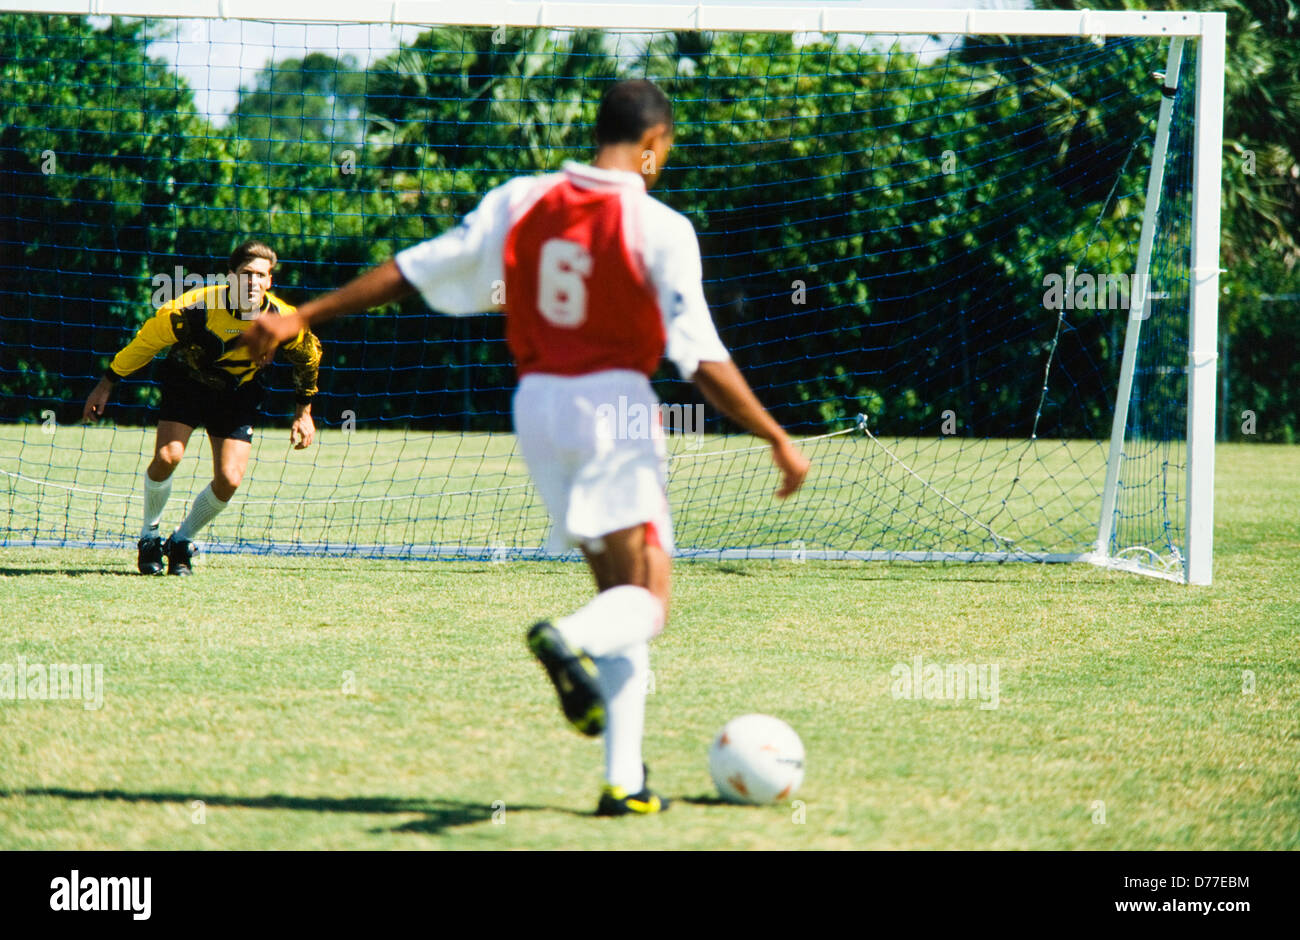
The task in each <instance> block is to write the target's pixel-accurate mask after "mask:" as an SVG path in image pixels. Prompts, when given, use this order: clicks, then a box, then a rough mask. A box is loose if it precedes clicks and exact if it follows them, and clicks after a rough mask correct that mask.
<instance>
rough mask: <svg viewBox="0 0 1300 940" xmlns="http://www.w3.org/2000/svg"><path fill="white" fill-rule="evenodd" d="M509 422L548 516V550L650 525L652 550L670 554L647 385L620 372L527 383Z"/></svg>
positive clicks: (659, 451)
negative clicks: (511, 420) (655, 546)
mask: <svg viewBox="0 0 1300 940" xmlns="http://www.w3.org/2000/svg"><path fill="white" fill-rule="evenodd" d="M514 421H515V434H516V435H517V437H518V440H519V450H520V452H521V453H522V454H523V458H524V461H525V463H527V464H528V472H529V473H530V474H531V475H532V478H533V482H534V483H535V484H536V485H537V489H538V491H539V492H540V493H541V495H542V500H543V502H545V503H546V508H547V510H548V511H549V512H550V515H551V536H550V539H549V540H548V548H549V549H550V550H552V551H562V550H564V549H567V548H570V547H572V546H574V545H585V544H592V543H597V540H599V539H600V538H601V536H604V535H608V534H609V533H610V532H617V531H619V530H620V529H628V528H631V527H633V526H635V525H638V524H640V523H650V529H649V530H648V531H647V538H648V539H649V540H650V542H651V544H654V543H655V542H657V543H658V544H659V545H660V546H661V547H662V548H663V549H664V551H666V552H667V553H668V554H669V555H671V554H672V552H673V532H672V519H671V517H670V515H669V512H668V497H667V495H666V491H667V485H668V462H667V458H666V456H665V448H664V439H663V428H662V426H661V424H660V412H659V399H658V398H656V397H655V394H654V391H653V390H652V389H651V388H650V381H649V379H647V378H646V377H645V376H644V375H642V374H641V373H639V372H631V371H626V370H622V369H611V370H608V371H604V372H594V373H591V374H590V375H578V376H562V375H541V374H536V373H534V374H532V375H526V376H524V377H523V379H522V380H521V381H520V383H519V388H518V389H517V390H516V391H515V398H514Z"/></svg>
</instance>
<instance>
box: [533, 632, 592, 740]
mask: <svg viewBox="0 0 1300 940" xmlns="http://www.w3.org/2000/svg"><path fill="white" fill-rule="evenodd" d="M528 648H529V649H530V650H532V651H533V655H534V656H536V657H537V659H538V660H539V661H540V662H541V664H542V666H543V667H544V668H545V669H546V674H547V675H548V676H550V678H551V682H552V684H553V685H554V686H555V691H557V692H559V693H560V707H561V708H563V709H564V717H565V718H567V719H568V720H569V724H571V725H573V727H574V728H576V729H577V730H578V731H580V732H581V733H583V734H585V735H587V736H588V737H595V736H596V735H598V734H601V733H602V732H604V730H605V702H604V700H603V698H602V697H601V694H600V683H599V682H597V681H596V664H595V663H593V662H592V661H591V657H590V656H588V655H587V654H586V653H585V652H583V651H582V650H575V649H573V648H571V647H570V646H569V644H568V643H566V642H564V637H562V636H561V635H560V631H559V630H557V629H555V627H553V626H551V624H550V623H549V622H547V621H545V620H543V621H542V622H541V623H539V624H535V625H534V626H533V628H532V629H531V630H529V631H528Z"/></svg>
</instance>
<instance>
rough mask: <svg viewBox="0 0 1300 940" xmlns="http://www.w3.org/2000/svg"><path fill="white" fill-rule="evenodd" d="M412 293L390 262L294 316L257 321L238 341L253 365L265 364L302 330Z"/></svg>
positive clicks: (308, 305)
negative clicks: (247, 352) (282, 345)
mask: <svg viewBox="0 0 1300 940" xmlns="http://www.w3.org/2000/svg"><path fill="white" fill-rule="evenodd" d="M413 293H415V288H413V287H412V286H411V285H410V284H409V283H407V280H406V278H404V277H402V272H401V271H399V270H398V268H397V263H396V262H395V261H393V260H392V259H389V260H388V261H386V262H384V263H383V264H381V265H380V266H379V267H377V268H373V269H371V270H369V271H367V272H366V273H365V274H362V275H361V276H360V277H357V278H355V279H353V280H352V281H350V282H348V283H347V284H345V285H343V286H342V287H340V288H339V289H338V290H336V291H331V292H330V293H328V294H325V295H323V296H321V297H317V298H316V299H315V300H310V301H308V302H307V303H305V304H303V305H302V306H301V307H299V308H298V311H297V312H296V313H293V314H290V315H288V316H284V317H261V318H259V319H258V320H257V321H256V322H255V323H253V325H252V326H250V327H249V328H248V329H247V330H245V331H244V333H243V335H242V336H241V337H240V338H239V341H240V343H242V344H243V345H245V346H247V347H248V350H249V355H250V356H251V357H252V358H253V361H254V362H257V363H258V364H259V365H266V364H267V363H269V362H270V361H271V358H272V357H273V356H274V355H275V350H276V348H277V347H279V345H280V344H281V343H283V342H286V341H287V340H290V339H292V338H293V337H295V336H297V335H298V333H299V332H301V331H302V330H303V329H305V328H308V327H312V326H316V325H318V324H321V323H325V322H328V321H329V320H333V319H334V318H336V317H343V316H348V315H350V314H353V313H362V312H364V311H366V310H371V309H373V308H375V307H382V306H383V305H384V304H387V303H392V302H393V301H396V300H401V299H402V298H403V297H407V296H409V295H411V294H413Z"/></svg>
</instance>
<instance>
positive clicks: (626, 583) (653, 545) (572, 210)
mask: <svg viewBox="0 0 1300 940" xmlns="http://www.w3.org/2000/svg"><path fill="white" fill-rule="evenodd" d="M672 143H673V116H672V105H671V103H670V102H669V100H668V98H667V97H666V96H665V95H664V94H663V92H662V91H660V90H659V88H658V87H657V86H655V85H654V84H653V83H651V82H648V81H643V80H638V81H625V82H619V83H617V84H615V85H614V86H613V87H611V88H610V90H609V91H608V92H607V93H606V95H605V97H604V98H603V99H602V101H601V105H600V110H599V113H598V116H597V119H596V145H597V151H596V157H595V160H593V161H592V163H591V164H590V165H585V164H578V163H573V162H569V163H566V164H565V165H564V168H563V169H562V170H561V171H560V172H558V173H549V174H545V175H541V176H528V177H517V178H515V179H512V180H510V181H509V182H507V183H505V184H503V185H501V186H499V187H497V188H496V189H493V190H491V191H490V192H489V193H487V194H486V195H485V196H484V197H483V200H482V201H481V202H480V203H479V205H478V207H477V208H476V209H475V210H474V211H473V212H471V213H470V214H469V215H468V216H466V217H465V219H464V221H463V222H462V223H461V224H460V225H459V226H457V227H456V228H454V229H451V230H450V231H448V232H445V233H444V234H442V235H440V236H438V237H437V238H434V239H431V240H429V241H426V242H422V243H420V244H418V245H415V246H413V247H411V248H408V249H406V250H404V251H402V252H399V253H398V254H397V255H396V257H394V258H393V259H392V260H390V261H388V262H386V263H385V264H383V265H381V266H380V267H378V268H375V269H374V270H372V271H369V272H367V273H365V274H363V275H361V276H360V277H358V278H357V279H355V280H354V281H352V282H351V283H349V284H347V285H345V286H344V287H342V288H340V289H339V290H337V291H334V292H332V293H330V294H326V295H324V296H323V297H320V298H317V299H315V300H312V301H310V302H308V303H306V304H304V305H303V306H301V307H300V308H298V311H297V313H296V314H291V315H289V316H286V317H281V318H276V319H270V318H263V319H261V320H258V321H256V322H255V323H254V324H253V325H252V327H250V329H249V330H248V331H247V332H245V333H244V335H243V337H242V341H243V342H244V343H246V344H248V345H249V347H250V351H251V354H252V355H253V357H254V358H255V359H265V358H267V357H269V356H270V355H272V354H273V353H274V351H275V348H276V346H277V345H278V344H279V343H280V342H283V341H284V340H286V339H291V338H292V337H294V336H296V335H297V333H298V332H299V331H300V330H303V329H305V328H307V327H308V326H312V327H314V326H316V325H318V324H320V323H323V322H325V321H326V320H330V319H333V318H334V317H338V316H344V315H347V314H351V313H356V312H360V311H363V310H368V309H370V308H372V307H377V306H380V305H382V304H386V303H389V302H391V301H394V300H397V299H399V298H402V297H404V296H407V295H409V294H411V293H412V292H414V291H419V293H420V294H421V296H422V297H423V298H424V300H425V302H426V303H428V305H429V306H430V307H432V308H433V309H435V310H438V311H441V312H443V313H447V314H451V315H464V314H471V313H481V312H484V311H489V310H494V309H501V308H502V307H504V309H505V314H506V340H507V344H508V345H509V347H510V351H511V354H512V355H513V357H514V360H515V364H516V366H517V368H518V372H519V387H518V389H517V390H516V392H515V397H514V427H515V433H516V435H517V437H518V441H519V448H520V452H521V453H522V455H523V457H524V460H525V462H526V463H527V465H528V470H529V473H530V475H531V476H532V478H533V480H534V482H535V483H536V485H537V488H538V490H539V492H540V493H541V496H542V499H543V501H544V502H545V503H546V507H547V509H548V511H549V512H550V516H551V520H552V523H553V526H552V544H553V545H559V544H566V543H567V544H569V545H575V544H576V545H578V546H579V547H580V548H581V549H582V552H583V554H584V556H585V557H586V559H587V563H588V564H589V565H590V567H591V570H592V573H593V575H594V576H595V580H596V586H597V589H598V593H597V595H596V597H595V598H593V599H592V600H590V601H589V602H588V603H587V604H586V605H585V606H583V607H582V608H580V609H579V610H577V611H575V612H574V613H572V614H570V615H569V616H567V617H561V618H559V619H557V620H555V621H554V622H553V623H552V622H549V621H543V622H541V623H538V624H536V625H535V626H534V627H533V628H532V629H531V630H530V631H529V633H528V645H529V648H530V649H531V650H532V651H533V654H534V655H535V656H536V657H537V658H538V659H539V660H540V661H541V663H542V665H543V666H544V667H545V669H546V671H547V673H548V674H549V676H550V678H551V681H552V682H553V683H554V684H555V687H556V690H557V691H558V692H559V695H560V703H561V706H562V707H563V709H564V713H565V716H566V717H567V718H568V720H569V722H570V723H571V724H572V725H573V726H574V727H575V728H577V729H578V730H579V731H581V732H582V733H584V734H588V735H592V736H595V735H598V734H601V733H602V732H603V733H604V734H605V745H606V766H605V776H606V782H605V785H604V787H603V788H602V791H601V795H600V801H599V804H598V806H597V809H596V812H597V813H598V814H600V815H623V814H629V813H635V814H649V813H657V812H660V811H661V810H663V809H665V808H666V807H667V800H665V799H663V798H661V797H660V796H658V795H657V794H655V793H654V792H652V791H651V790H650V789H649V788H648V787H647V786H646V782H645V772H644V771H645V768H644V764H643V763H642V760H641V738H642V730H643V726H644V721H645V697H646V679H647V676H648V673H649V668H650V667H649V649H648V646H647V644H648V642H649V640H650V639H652V638H653V637H655V636H656V635H658V634H659V632H660V631H661V630H662V629H663V625H664V619H665V617H666V614H667V608H668V599H669V584H670V558H671V555H672V549H673V541H672V524H671V518H670V516H669V512H668V502H667V498H666V496H665V492H666V464H665V459H664V447H663V439H662V435H661V434H659V433H635V428H633V429H631V430H630V429H629V428H625V427H617V426H616V424H617V422H616V421H613V420H612V419H611V416H613V415H618V414H622V415H627V414H633V413H636V409H637V408H638V407H639V409H642V410H641V411H640V413H641V414H657V413H658V412H657V408H658V400H657V399H656V397H655V395H654V392H653V391H652V390H651V386H650V381H649V379H650V376H651V374H652V373H653V372H654V371H655V369H656V368H657V367H658V364H659V361H660V359H661V358H662V357H663V356H664V355H667V356H668V358H669V359H671V360H672V361H673V362H674V364H675V365H676V366H677V368H678V370H679V371H680V372H681V374H682V376H683V377H684V378H686V379H688V380H690V381H693V382H694V383H695V385H696V387H697V388H698V389H699V390H700V392H701V393H702V394H703V395H704V397H705V398H706V399H707V400H708V401H709V402H710V403H711V404H712V405H713V406H714V407H715V408H717V409H718V410H719V411H721V412H722V413H723V414H725V415H727V416H728V417H729V418H731V419H732V420H733V421H735V422H736V423H738V424H739V425H741V426H742V427H744V428H746V429H747V430H749V431H750V432H752V433H753V434H756V435H757V436H759V437H761V438H763V439H764V440H766V441H768V442H769V443H770V444H771V446H772V451H771V453H772V459H773V461H774V462H775V464H776V467H777V469H778V470H779V471H780V474H781V482H780V485H779V487H778V489H777V491H776V495H777V496H778V497H780V498H782V499H784V498H785V497H787V496H789V495H790V494H792V493H794V492H795V490H797V489H798V488H799V486H800V484H802V483H803V480H804V477H805V475H806V474H807V472H808V460H807V458H806V457H804V455H803V454H802V453H801V452H800V451H799V449H798V448H797V447H796V446H795V445H794V444H793V443H792V442H791V440H790V438H789V437H788V436H787V435H786V433H785V431H784V430H783V429H782V428H781V427H780V425H778V424H777V423H776V421H774V420H773V419H772V416H771V415H770V414H768V412H767V411H766V409H764V407H763V406H762V405H761V404H760V403H759V401H758V399H757V398H756V397H755V396H754V394H753V392H752V391H751V390H750V388H749V385H748V383H747V382H746V381H745V379H744V377H743V376H742V375H741V374H740V371H739V370H738V369H737V368H736V366H735V364H734V363H733V362H732V361H731V358H730V357H729V356H728V354H727V350H726V349H725V348H724V347H723V345H722V342H721V341H720V340H719V338H718V334H717V330H716V329H715V328H714V325H713V320H712V317H711V316H710V315H709V309H708V306H707V304H706V302H705V299H704V288H703V285H702V283H701V277H702V273H701V263H700V249H699V242H698V240H697V239H696V235H695V230H694V228H693V227H692V226H691V223H690V221H689V220H687V219H686V217H685V216H683V215H681V214H679V213H677V212H675V211H673V210H672V209H670V208H668V207H667V206H666V205H664V204H663V203H661V202H659V201H658V200H656V199H654V198H652V197H651V196H650V195H649V194H648V192H647V190H648V189H649V188H650V187H652V186H653V185H654V183H655V182H656V181H657V180H658V178H659V174H660V171H661V170H662V168H663V166H664V162H665V160H666V159H667V157H668V152H669V150H670V149H671V147H672ZM503 292H504V303H502V293H503ZM652 409H655V410H653V411H652Z"/></svg>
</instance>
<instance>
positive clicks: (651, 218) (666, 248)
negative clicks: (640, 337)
mask: <svg viewBox="0 0 1300 940" xmlns="http://www.w3.org/2000/svg"><path fill="white" fill-rule="evenodd" d="M659 205H662V203H659ZM663 208H664V209H665V210H666V211H663V212H654V213H646V222H647V223H648V224H647V225H646V227H645V229H644V230H643V233H642V234H643V237H644V241H643V244H644V245H645V254H644V260H645V265H646V273H647V275H648V276H649V278H650V282H651V284H652V285H653V287H654V290H655V295H656V297H657V298H658V300H659V310H660V311H661V312H662V314H663V318H664V332H665V333H666V334H667V336H668V343H667V349H666V350H665V354H666V355H667V356H668V358H669V359H671V360H672V361H673V364H674V365H675V366H677V371H678V372H680V373H681V375H682V378H684V379H686V380H687V381H690V380H691V378H693V377H694V375H695V370H696V369H698V368H699V365H700V363H701V362H725V361H726V360H728V359H730V358H731V356H730V354H728V352H727V348H726V347H725V346H723V345H722V340H721V339H719V338H718V330H717V327H715V326H714V324H713V317H712V316H711V315H710V314H709V305H708V302H707V301H705V299H704V284H703V277H704V272H703V268H702V266H701V264H700V242H699V239H698V238H696V235H695V227H694V226H693V225H691V222H690V220H689V219H687V218H686V217H685V216H684V215H680V214H679V213H676V212H673V211H672V210H669V209H667V207H666V206H664V207H663Z"/></svg>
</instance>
